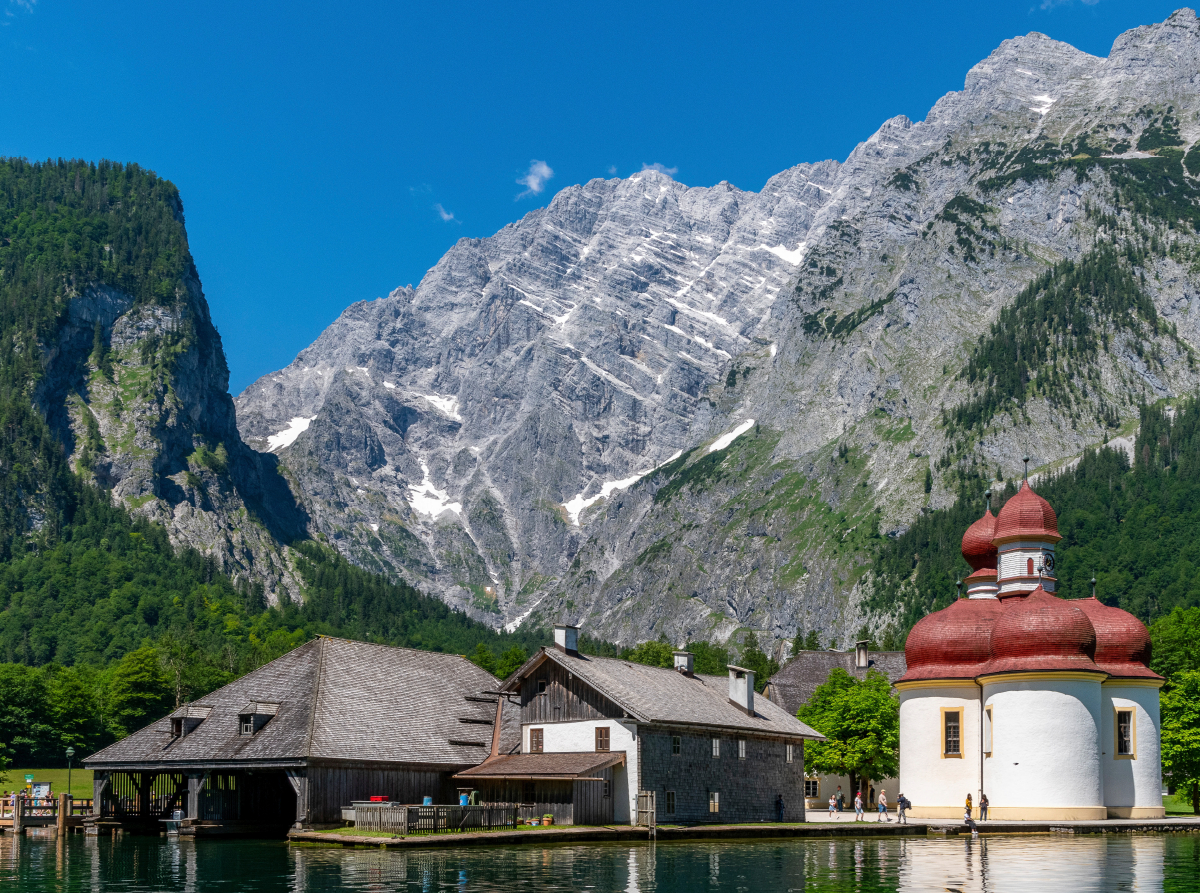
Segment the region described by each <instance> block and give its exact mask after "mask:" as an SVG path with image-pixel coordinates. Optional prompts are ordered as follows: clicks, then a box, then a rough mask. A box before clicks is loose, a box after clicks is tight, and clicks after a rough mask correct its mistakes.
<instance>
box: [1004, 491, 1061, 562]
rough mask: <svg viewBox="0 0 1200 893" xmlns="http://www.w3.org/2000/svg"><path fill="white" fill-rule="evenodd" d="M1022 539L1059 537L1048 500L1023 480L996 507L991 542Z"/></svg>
mask: <svg viewBox="0 0 1200 893" xmlns="http://www.w3.org/2000/svg"><path fill="white" fill-rule="evenodd" d="M1022 539H1032V540H1048V541H1050V542H1058V541H1059V540H1060V539H1062V535H1061V534H1059V532H1058V516H1057V515H1056V514H1054V509H1052V508H1051V507H1050V503H1048V502H1046V500H1044V499H1042V497H1040V496H1038V495H1037V494H1036V493H1034V492H1033V489H1032V488H1031V487H1030V486H1029V481H1024V482H1023V483H1022V484H1021V489H1020V490H1018V491H1017V494H1016V495H1015V496H1014V497H1013V498H1012V499H1010V500H1009V501H1008V502H1006V503H1004V508H1002V509H1000V514H999V516H998V517H997V518H996V532H995V534H994V536H993V538H992V542H993V543H995V544H996V545H997V546H998V545H1001V544H1002V543H1006V542H1011V541H1013V540H1022Z"/></svg>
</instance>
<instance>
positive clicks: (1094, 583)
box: [1092, 570, 1096, 598]
mask: <svg viewBox="0 0 1200 893" xmlns="http://www.w3.org/2000/svg"><path fill="white" fill-rule="evenodd" d="M1095 597H1096V572H1095V571H1094V570H1093V571H1092V598H1095Z"/></svg>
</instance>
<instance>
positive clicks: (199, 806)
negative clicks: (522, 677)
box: [84, 637, 515, 834]
mask: <svg viewBox="0 0 1200 893" xmlns="http://www.w3.org/2000/svg"><path fill="white" fill-rule="evenodd" d="M498 685H499V680H497V679H496V678H495V677H493V676H492V675H490V674H489V673H486V672H484V671H483V670H481V669H479V667H477V666H475V665H474V664H473V663H471V662H470V661H468V660H466V659H465V658H463V657H459V656H458V655H451V654H436V653H432V652H428V651H415V650H413V649H409V648H390V647H387V646H384V645H370V644H367V643H364V642H350V641H346V640H344V639H334V638H327V637H322V638H318V639H314V640H313V641H311V642H308V643H307V644H305V645H301V646H300V647H299V648H296V649H294V650H293V651H290V652H288V653H287V654H285V655H283V656H282V657H280V658H277V659H276V660H273V661H271V662H270V663H269V664H266V665H265V666H262V667H259V668H258V669H257V670H254V671H252V672H250V673H247V674H246V675H245V676H243V677H242V678H240V679H238V680H236V681H234V682H231V683H230V684H229V685H226V686H225V687H224V688H220V689H217V690H216V691H214V692H212V693H211V694H208V695H205V696H204V697H202V698H199V699H197V700H196V701H195V702H193V703H190V704H185V705H183V706H182V707H180V708H179V709H178V710H175V711H174V712H173V713H171V714H170V715H169V716H166V717H163V718H162V719H160V720H158V721H157V722H153V723H151V724H150V725H148V726H146V727H145V728H143V729H140V730H139V731H137V732H134V733H133V734H132V735H130V736H129V737H128V738H124V739H122V740H121V741H118V742H116V743H115V744H112V745H110V746H109V747H106V748H105V749H104V750H101V751H100V752H99V753H96V754H93V755H92V756H90V757H88V758H87V759H86V760H85V761H84V765H85V766H86V767H87V768H89V769H93V770H95V794H94V796H95V803H96V814H95V816H93V818H92V821H93V822H94V823H99V824H102V825H103V824H112V825H119V826H122V827H141V828H146V829H153V830H156V831H157V830H159V828H160V825H159V822H160V820H161V819H163V818H165V817H166V816H168V815H170V814H171V813H172V812H173V811H174V810H176V809H179V810H182V811H183V814H184V816H185V817H186V819H187V825H186V827H187V828H188V830H191V831H196V832H200V833H245V834H269V833H282V832H283V831H285V830H286V829H287V828H288V827H289V826H291V825H293V824H298V825H306V826H312V825H316V826H320V825H330V824H340V822H341V809H342V807H343V806H348V805H349V804H350V803H351V802H352V801H354V800H366V799H368V798H370V797H372V796H383V797H388V798H389V799H391V800H393V801H398V802H402V803H420V802H421V801H422V798H424V797H426V796H429V797H433V798H434V802H436V803H450V802H453V801H454V799H455V797H456V796H457V790H456V783H455V781H454V779H453V776H454V774H455V773H457V772H459V771H461V770H463V769H466V768H468V767H470V766H475V765H477V764H478V763H480V762H481V761H482V760H484V759H486V758H487V757H488V756H489V754H491V753H492V752H493V751H499V750H500V749H501V748H502V747H512V746H513V745H514V744H515V741H514V742H511V743H507V742H505V741H503V740H502V739H503V735H502V731H503V730H501V729H497V728H495V718H496V712H497V702H498V697H497V696H496V694H495V690H496V687H497V686H498ZM488 691H490V692H492V694H485V692H488ZM513 728H514V733H515V726H514V727H513Z"/></svg>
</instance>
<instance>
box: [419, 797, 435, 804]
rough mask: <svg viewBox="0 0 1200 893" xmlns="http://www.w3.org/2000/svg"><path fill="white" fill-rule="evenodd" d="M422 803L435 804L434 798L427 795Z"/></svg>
mask: <svg viewBox="0 0 1200 893" xmlns="http://www.w3.org/2000/svg"><path fill="white" fill-rule="evenodd" d="M421 805H422V806H433V798H432V797H426V798H425V799H424V800H422V801H421Z"/></svg>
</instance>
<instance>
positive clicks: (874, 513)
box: [237, 10, 1200, 643]
mask: <svg viewBox="0 0 1200 893" xmlns="http://www.w3.org/2000/svg"><path fill="white" fill-rule="evenodd" d="M1198 87H1200V23H1198V22H1197V19H1196V16H1195V14H1194V13H1193V12H1191V11H1190V10H1181V11H1180V12H1177V13H1176V14H1174V15H1173V16H1171V18H1169V19H1168V20H1167V21H1166V22H1164V23H1161V24H1157V25H1151V26H1147V27H1142V28H1137V29H1134V30H1133V31H1130V32H1127V33H1125V34H1123V35H1121V37H1120V38H1118V40H1117V41H1116V43H1115V44H1114V45H1113V48H1112V51H1111V53H1110V54H1109V56H1108V57H1107V58H1098V57H1094V56H1090V55H1088V54H1086V53H1083V52H1080V51H1079V50H1076V49H1074V48H1072V47H1070V46H1068V45H1066V44H1063V43H1060V42H1057V41H1054V40H1051V39H1050V38H1048V37H1046V36H1045V35H1041V34H1036V33H1035V34H1029V35H1027V36H1025V37H1020V38H1015V39H1013V40H1009V41H1005V42H1004V43H1003V44H1002V45H1001V46H1000V47H999V48H998V49H997V50H996V51H995V52H993V53H992V54H991V55H990V56H989V57H988V58H987V59H985V60H984V61H982V62H981V63H979V64H978V65H976V66H975V67H974V68H972V69H971V71H970V72H969V73H968V74H967V78H966V83H965V85H964V88H963V90H961V91H959V92H955V93H950V94H948V95H946V96H945V97H943V98H942V99H941V100H939V101H938V103H937V104H936V105H935V106H934V107H933V109H932V110H931V111H930V113H929V114H928V116H927V117H926V119H925V120H924V121H921V122H913V121H910V120H908V119H907V118H905V117H903V116H901V117H897V118H894V119H892V120H889V121H887V122H885V123H884V125H883V126H882V127H881V128H880V129H879V130H878V131H877V132H876V133H875V134H873V135H872V136H871V137H870V138H869V139H867V140H866V141H865V142H863V143H862V144H860V145H859V146H858V147H857V148H856V149H855V150H854V151H853V152H852V153H851V154H850V156H849V158H847V159H846V161H845V162H843V163H837V162H833V161H825V162H821V163H819V164H815V165H814V164H801V165H798V166H797V167H794V168H792V169H790V170H788V171H785V172H783V173H781V174H779V175H777V176H775V177H773V178H772V179H771V180H769V181H768V183H767V184H766V186H765V187H764V188H763V190H762V191H761V192H758V193H753V192H747V191H743V190H740V189H738V188H736V187H735V186H733V185H731V184H729V183H725V182H722V183H720V184H718V185H716V186H713V187H687V186H685V185H683V184H681V183H678V182H676V181H674V180H672V179H671V178H670V177H668V176H666V175H664V174H662V173H658V172H655V171H643V172H642V173H640V174H638V175H635V176H633V177H630V178H628V179H624V180H621V179H612V180H593V181H591V182H589V183H587V184H584V185H580V186H573V187H570V188H567V189H564V190H563V191H562V192H560V193H559V194H558V195H557V196H556V197H555V198H554V199H553V201H551V203H550V204H549V206H548V207H547V208H545V209H542V210H538V211H534V212H532V213H530V214H528V215H527V216H526V217H525V218H523V219H522V220H520V221H518V222H517V223H514V224H512V225H510V226H507V227H505V228H504V229H503V230H501V231H500V232H499V233H497V234H496V235H494V236H492V237H490V238H487V239H463V240H460V241H459V243H458V244H457V245H455V246H454V247H453V248H452V249H451V250H450V251H449V252H447V254H446V255H445V257H443V258H442V260H441V261H440V262H439V263H438V264H437V265H436V266H435V267H434V268H433V269H432V270H431V271H430V272H429V273H428V274H427V275H426V277H425V278H424V279H423V280H422V282H421V283H420V285H419V286H418V287H417V288H416V289H409V288H405V289H398V290H396V291H394V292H393V293H392V294H390V295H389V296H388V297H387V298H384V299H380V300H375V301H368V302H362V303H358V304H354V305H352V306H351V307H349V308H347V310H346V311H345V312H344V313H343V314H342V315H341V317H340V318H339V319H338V320H337V321H336V322H335V323H334V324H333V325H331V326H330V327H329V329H328V330H327V331H326V332H324V333H323V334H322V335H321V337H320V338H318V339H317V341H316V342H314V343H313V344H312V345H311V346H310V347H308V348H307V349H305V350H304V351H303V352H302V353H301V354H300V355H299V356H298V357H297V359H296V360H295V362H293V363H292V364H291V365H289V366H288V367H287V368H285V369H283V370H280V371H278V372H275V373H272V374H270V375H267V376H264V377H263V378H261V379H260V380H259V381H257V382H255V383H254V384H253V385H252V386H250V387H249V388H247V389H246V391H245V392H244V393H243V394H242V395H241V396H239V397H238V399H237V424H238V428H239V430H240V432H241V435H242V437H243V438H244V439H245V440H246V442H247V443H249V444H250V445H251V446H253V447H255V448H257V449H260V450H263V451H268V452H271V453H273V454H274V455H275V456H277V457H278V460H279V462H280V465H281V468H282V469H283V471H284V473H285V474H286V475H287V476H288V478H289V480H290V481H291V483H292V486H293V489H294V491H295V492H296V493H297V495H298V497H299V499H300V500H301V501H302V503H303V505H304V507H305V510H306V511H307V513H308V518H309V527H310V530H311V531H313V532H314V533H319V534H321V535H323V536H324V537H325V538H327V539H328V540H329V541H330V542H331V543H333V544H335V545H336V546H337V547H338V548H339V549H340V550H341V551H342V552H344V553H345V554H347V555H348V556H350V557H351V559H352V560H353V561H355V562H357V563H359V564H360V565H363V566H364V567H368V568H373V569H378V570H381V571H390V572H396V573H399V574H401V575H403V576H405V577H407V578H408V579H410V580H411V581H413V582H415V583H417V584H418V585H421V586H423V587H425V588H428V589H430V590H432V591H436V592H438V593H439V594H440V595H441V596H442V597H443V598H445V599H446V600H447V601H449V602H450V603H451V604H455V605H458V606H462V607H464V608H466V609H468V610H469V611H470V612H471V613H473V614H474V615H475V616H478V617H482V618H487V619H490V621H491V622H493V623H494V624H496V625H501V624H506V625H509V626H510V627H511V626H512V625H514V624H520V623H522V622H528V621H529V620H530V619H534V620H555V619H559V618H563V617H566V618H569V619H572V620H575V621H579V622H581V623H583V624H584V625H585V628H586V629H587V631H589V632H591V633H593V634H596V635H600V636H604V637H607V638H610V639H613V640H615V641H618V642H621V643H628V642H632V641H636V640H642V639H646V638H654V637H657V636H659V635H660V634H664V635H666V636H667V637H668V638H670V639H671V640H674V641H683V640H687V639H697V638H709V639H719V640H728V639H729V638H730V637H733V636H736V635H738V634H740V632H741V631H746V630H753V631H756V632H757V633H758V634H759V635H760V636H765V637H766V638H767V639H769V640H774V641H780V640H783V639H786V638H790V637H792V636H794V635H796V634H797V633H798V632H805V631H809V630H814V629H815V630H820V631H822V632H823V633H824V634H825V635H826V636H827V637H832V638H835V639H838V640H841V641H845V640H846V639H848V638H849V637H850V636H852V635H853V634H854V632H855V631H857V630H858V629H859V628H860V627H861V626H862V625H863V624H867V625H871V626H874V627H876V628H878V627H879V626H880V625H882V624H886V623H887V622H888V620H889V618H888V617H887V615H886V612H884V613H883V614H879V613H875V614H870V613H868V612H866V610H865V608H864V607H863V603H864V600H865V598H864V596H865V594H866V593H867V592H869V591H870V589H871V587H872V586H873V585H875V581H874V580H873V577H872V575H871V574H870V573H869V571H868V569H869V565H870V556H871V554H872V551H873V549H875V548H876V545H877V543H878V541H879V539H880V538H881V537H885V536H887V535H888V534H889V533H895V532H896V531H899V530H903V529H904V528H905V527H906V526H907V525H908V524H909V523H911V520H912V519H913V518H914V517H916V516H917V515H918V514H919V513H920V512H922V511H924V510H927V509H930V508H936V507H939V506H944V505H947V504H948V503H950V502H951V501H953V500H954V499H955V498H956V494H957V492H958V490H959V488H960V487H963V486H979V487H980V488H982V486H984V484H985V482H986V481H988V480H990V479H991V478H992V477H993V475H996V474H1002V475H1009V476H1011V475H1013V474H1015V473H1017V472H1018V471H1019V470H1020V468H1021V457H1022V455H1023V454H1025V453H1028V454H1029V455H1030V456H1032V457H1033V458H1032V465H1033V467H1035V468H1041V469H1043V470H1045V469H1047V468H1053V467H1055V466H1056V464H1057V463H1061V462H1064V461H1066V460H1067V459H1069V458H1070V457H1072V456H1074V455H1076V454H1078V453H1079V452H1080V450H1081V449H1083V448H1084V447H1086V446H1087V445H1089V444H1095V443H1100V442H1104V441H1106V440H1109V439H1110V438H1112V437H1114V436H1116V435H1117V434H1120V433H1128V428H1129V426H1130V424H1131V423H1132V421H1133V420H1134V419H1135V418H1136V417H1137V407H1138V405H1139V404H1140V403H1142V402H1147V401H1148V402H1153V401H1155V400H1158V399H1162V398H1170V397H1174V396H1177V395H1181V394H1184V393H1189V392H1191V391H1193V390H1195V388H1196V385H1197V381H1198V379H1200V371H1197V368H1196V363H1195V349H1196V348H1197V347H1198V346H1200V313H1198V312H1197V311H1200V242H1198V240H1197V237H1196V232H1197V223H1198V222H1200V204H1198V203H1197V198H1198V197H1200V182H1198V180H1197V176H1198V175H1200V147H1196V143H1197V138H1198V137H1200V89H1198Z"/></svg>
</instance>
